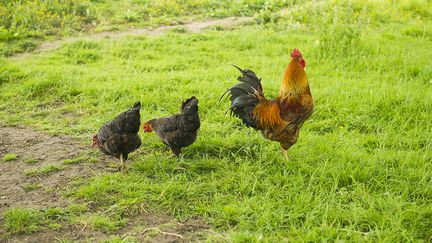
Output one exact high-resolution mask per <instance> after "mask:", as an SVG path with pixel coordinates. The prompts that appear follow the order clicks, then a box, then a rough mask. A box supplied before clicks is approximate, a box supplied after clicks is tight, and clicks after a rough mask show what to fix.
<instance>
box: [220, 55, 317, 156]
mask: <svg viewBox="0 0 432 243" xmlns="http://www.w3.org/2000/svg"><path fill="white" fill-rule="evenodd" d="M305 66H306V62H305V60H304V59H303V56H302V54H301V53H300V51H299V50H298V49H294V50H293V51H292V53H291V61H290V63H289V64H288V66H287V68H286V70H285V73H284V76H283V79H282V84H281V86H280V89H279V95H278V97H277V98H275V99H267V98H266V97H265V96H264V92H263V88H262V86H261V79H260V78H258V77H257V76H256V75H255V73H254V72H253V71H251V70H248V69H245V70H243V69H241V68H239V67H237V66H235V67H236V68H237V69H238V70H239V71H240V72H241V74H242V75H241V76H240V77H238V80H239V81H240V82H239V83H237V84H235V85H234V86H232V87H231V88H229V89H228V90H227V91H226V92H225V93H224V94H223V95H222V97H221V99H222V98H223V97H224V96H225V95H226V94H229V96H230V101H231V106H230V108H229V110H230V112H231V114H234V115H235V116H237V117H239V118H240V119H241V120H242V121H243V123H244V124H246V125H247V126H249V127H253V128H254V129H256V130H260V131H261V133H262V135H263V136H264V137H265V138H267V139H270V140H273V141H277V142H279V143H280V146H281V148H282V154H283V156H284V158H285V159H287V160H288V152H287V151H288V149H289V148H290V147H291V146H292V145H293V144H295V143H296V141H297V138H298V136H299V132H300V128H301V127H302V125H303V123H304V122H305V121H306V120H307V119H308V118H309V117H310V116H311V115H312V112H313V99H312V95H311V92H310V89H309V83H308V79H307V76H306V73H305V71H304V68H305Z"/></svg>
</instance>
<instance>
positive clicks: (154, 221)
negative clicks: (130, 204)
mask: <svg viewBox="0 0 432 243" xmlns="http://www.w3.org/2000/svg"><path fill="white" fill-rule="evenodd" d="M90 149H91V148H90V146H89V147H85V146H83V145H81V144H80V143H79V142H77V141H76V140H74V139H71V138H69V137H66V136H51V135H48V134H45V133H42V132H38V131H35V130H33V129H31V128H28V127H1V126H0V158H2V157H3V156H4V155H6V154H16V155H17V158H16V159H14V160H11V161H1V162H0V242H3V241H5V242H49V241H53V240H61V239H69V240H74V241H78V242H83V241H88V240H90V241H92V240H104V239H109V238H110V237H112V236H119V237H121V238H124V237H127V236H132V237H135V238H137V239H140V241H147V242H186V241H189V240H192V239H196V237H198V235H199V233H198V234H197V232H203V230H204V229H205V228H207V227H206V226H205V224H204V223H202V222H200V221H198V220H196V221H194V220H190V221H188V222H182V223H180V222H178V221H176V220H174V219H173V218H172V217H170V216H167V215H163V214H159V213H151V212H146V211H142V212H140V213H138V214H136V215H132V216H131V217H130V218H129V219H128V222H127V225H126V226H125V227H123V228H122V229H121V230H120V231H118V232H110V233H107V232H102V231H98V230H95V229H91V228H90V227H83V226H82V225H62V227H61V228H60V229H59V230H55V231H41V232H36V233H33V234H29V235H14V236H12V237H7V238H2V236H3V235H5V229H4V228H3V224H2V217H3V213H4V212H5V211H6V210H7V209H10V208H15V207H25V208H35V209H46V208H52V207H61V208H64V207H67V206H68V205H69V204H71V203H72V202H70V201H68V199H67V198H65V197H63V196H62V195H61V193H62V192H64V191H66V190H67V189H68V188H69V187H71V186H73V185H72V184H73V183H71V182H72V181H73V180H77V179H82V178H84V179H85V178H87V177H91V176H94V175H98V174H101V173H110V172H109V171H111V169H109V168H107V167H106V166H105V163H101V161H98V162H94V163H79V164H64V163H63V161H64V160H65V159H72V158H75V157H77V156H80V155H82V154H83V153H85V152H89V151H90ZM101 159H102V160H110V161H116V160H115V159H112V158H110V157H104V156H102V157H101ZM51 165H52V166H61V168H62V169H61V170H59V171H54V172H51V173H48V174H42V175H38V176H28V175H26V171H29V170H37V169H40V168H43V167H46V166H51ZM34 184H38V185H40V186H38V188H35V189H32V190H28V185H34Z"/></svg>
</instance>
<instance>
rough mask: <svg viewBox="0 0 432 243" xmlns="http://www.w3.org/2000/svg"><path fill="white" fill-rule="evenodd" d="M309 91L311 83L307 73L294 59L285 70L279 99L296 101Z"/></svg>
mask: <svg viewBox="0 0 432 243" xmlns="http://www.w3.org/2000/svg"><path fill="white" fill-rule="evenodd" d="M307 90H309V83H308V80H307V76H306V73H305V71H304V69H303V67H302V66H301V64H300V62H299V61H298V60H296V59H292V60H291V62H290V63H289V64H288V67H287V68H286V70H285V73H284V76H283V79H282V84H281V87H280V89H279V98H281V99H283V100H289V101H295V100H297V99H298V98H300V97H301V95H302V94H303V93H304V92H307Z"/></svg>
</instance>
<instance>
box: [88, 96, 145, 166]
mask: <svg viewBox="0 0 432 243" xmlns="http://www.w3.org/2000/svg"><path fill="white" fill-rule="evenodd" d="M140 109H141V103H140V102H139V101H138V102H135V104H134V106H133V107H132V108H131V109H129V110H127V111H125V112H123V113H121V114H120V115H118V116H117V117H116V118H114V120H112V121H110V122H108V123H106V124H105V125H103V126H102V127H101V128H100V129H99V132H98V133H97V134H96V135H94V136H93V146H97V147H99V150H100V151H101V152H103V153H104V154H108V155H112V156H114V157H116V158H118V159H120V169H121V170H122V172H124V171H125V164H124V161H125V160H127V158H128V154H129V153H131V152H132V151H134V150H136V149H138V148H139V147H140V146H141V138H140V137H139V136H138V131H139V129H140V124H141V122H140Z"/></svg>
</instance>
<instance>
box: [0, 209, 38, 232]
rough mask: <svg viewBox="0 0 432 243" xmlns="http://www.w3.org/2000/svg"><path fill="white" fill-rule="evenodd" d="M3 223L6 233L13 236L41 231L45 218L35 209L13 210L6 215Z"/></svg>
mask: <svg viewBox="0 0 432 243" xmlns="http://www.w3.org/2000/svg"><path fill="white" fill-rule="evenodd" d="M3 222H4V227H5V229H6V231H7V232H9V233H11V234H16V233H32V232H35V231H37V230H39V228H40V226H41V225H42V222H43V216H42V215H41V213H40V212H39V211H37V210H34V209H27V208H13V209H10V210H8V211H6V212H5V213H4V219H3Z"/></svg>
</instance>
